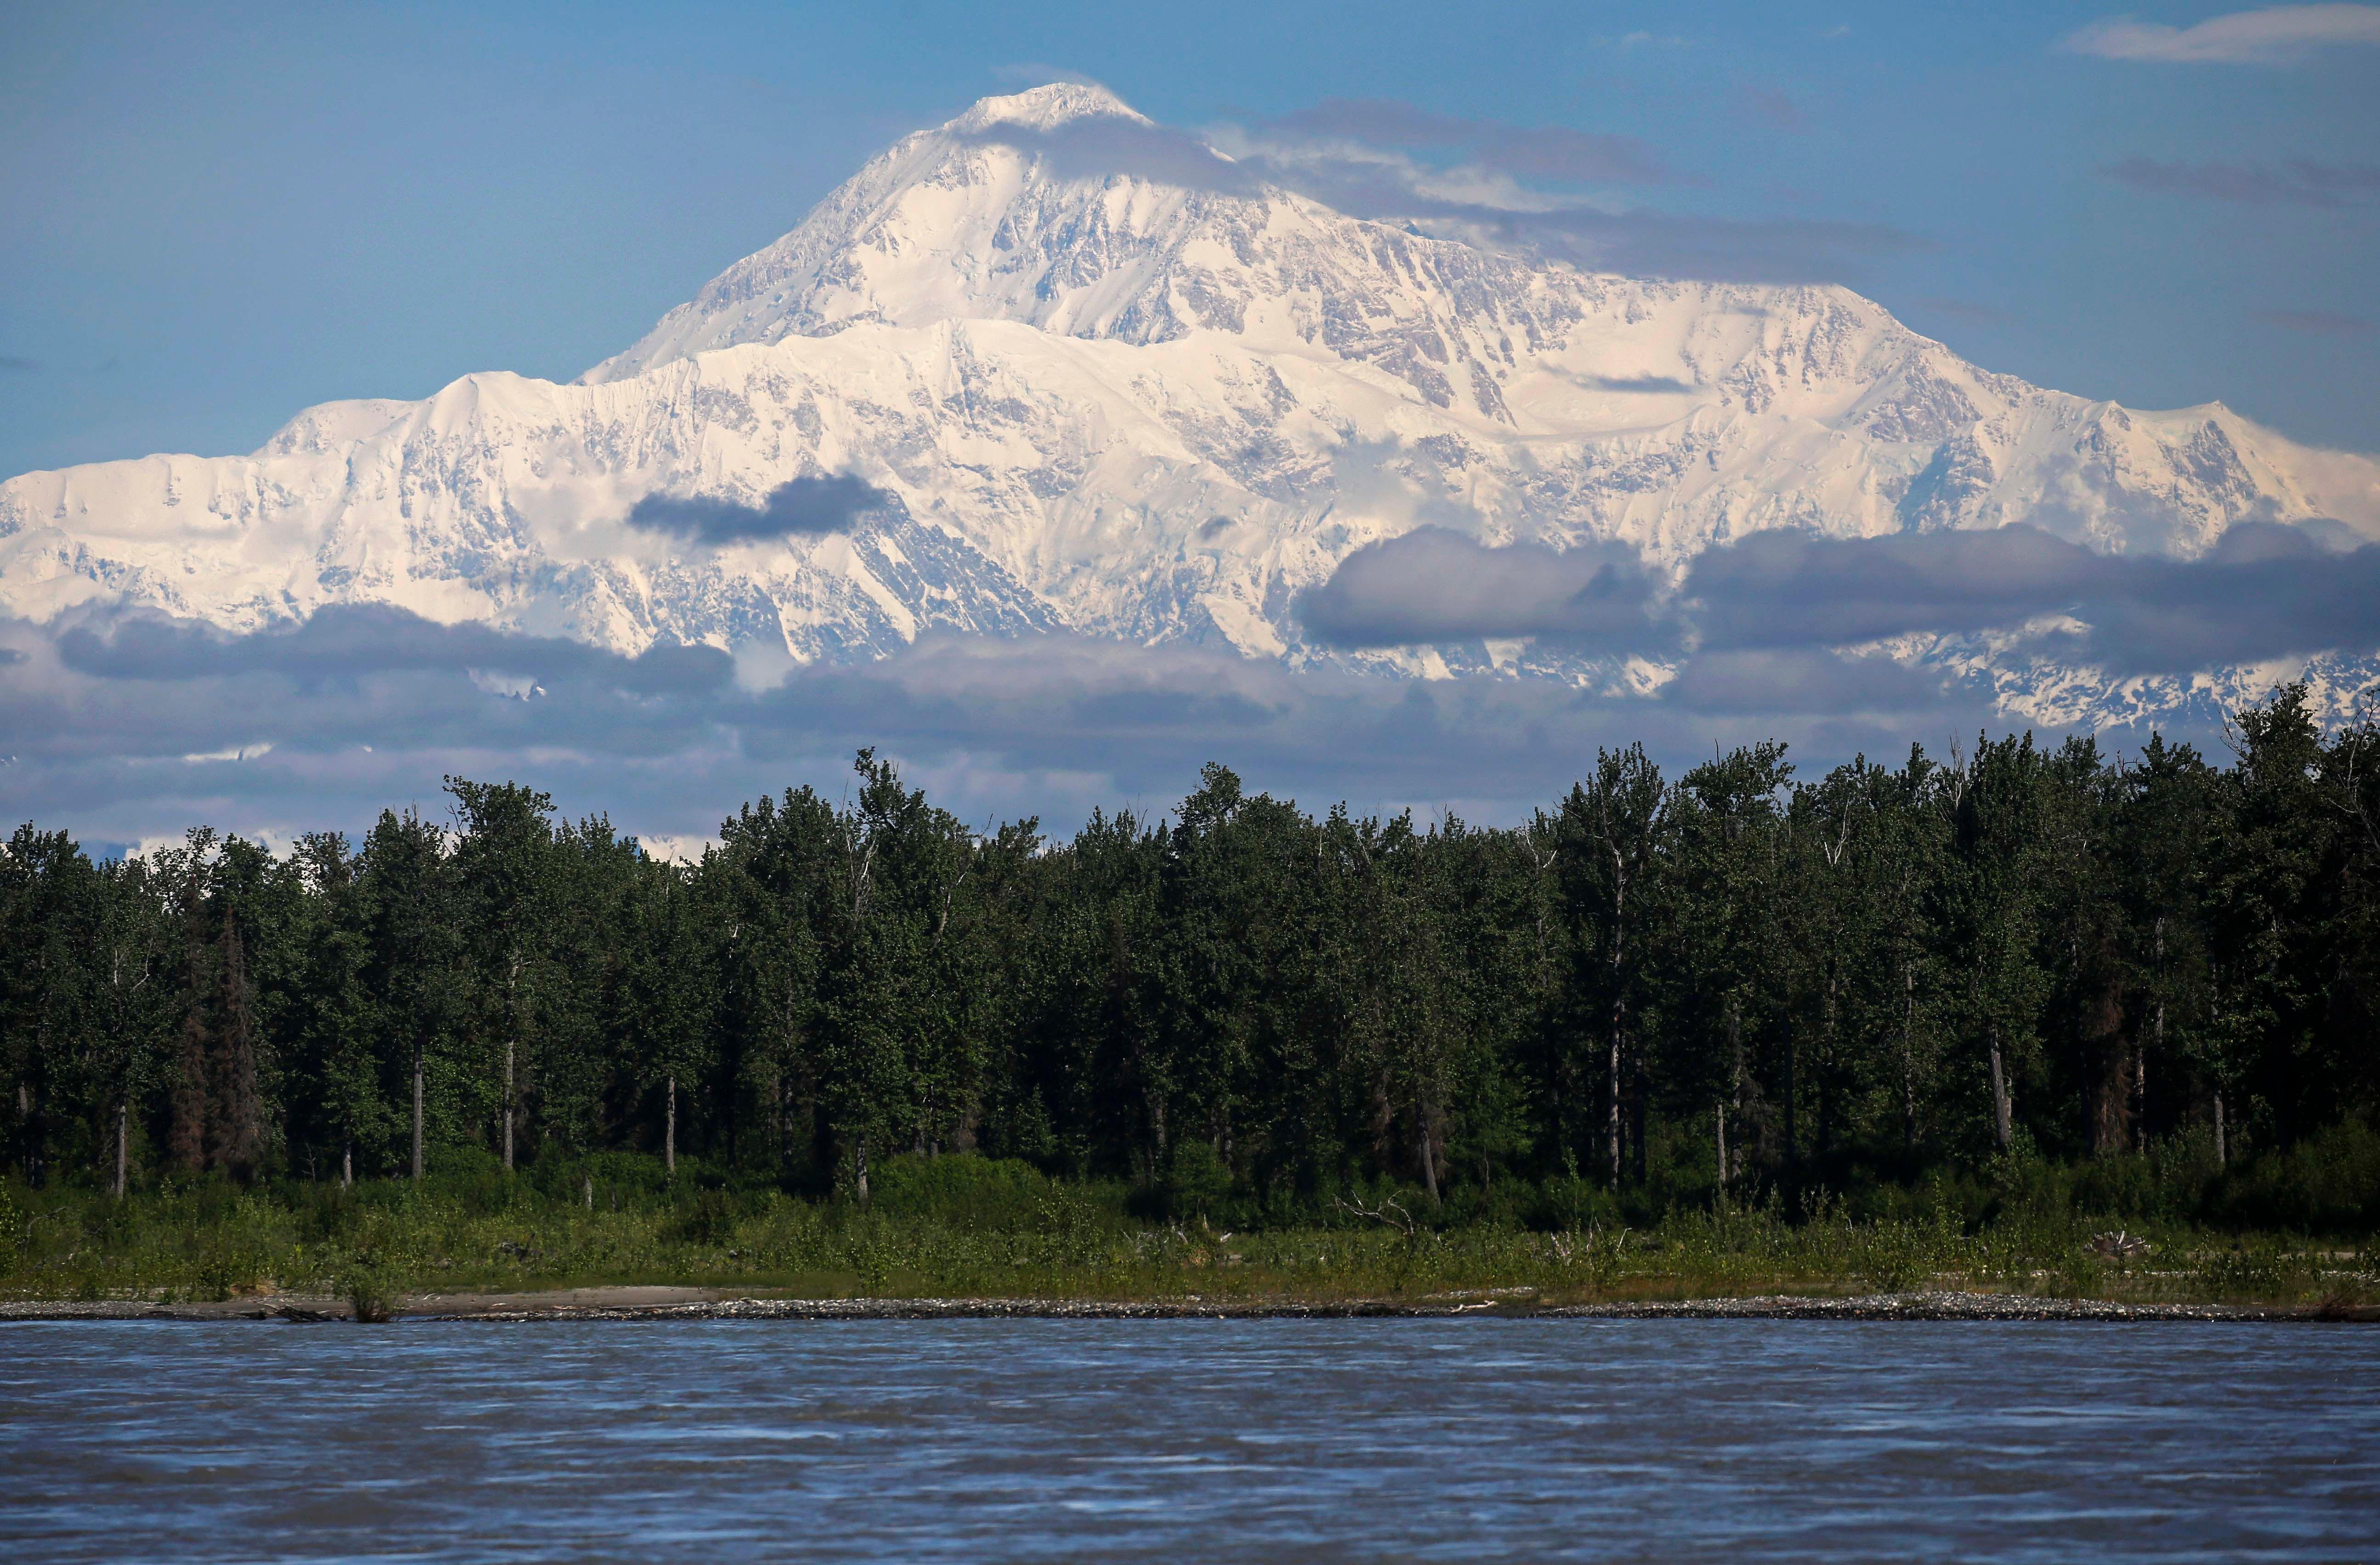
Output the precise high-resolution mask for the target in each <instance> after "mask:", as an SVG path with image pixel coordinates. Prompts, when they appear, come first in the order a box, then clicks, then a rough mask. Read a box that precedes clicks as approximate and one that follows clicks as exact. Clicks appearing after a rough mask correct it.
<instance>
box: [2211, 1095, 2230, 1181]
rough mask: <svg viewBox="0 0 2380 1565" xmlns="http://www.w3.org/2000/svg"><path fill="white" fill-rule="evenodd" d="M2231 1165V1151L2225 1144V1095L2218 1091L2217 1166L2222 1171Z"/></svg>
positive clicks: (2216, 1108)
mask: <svg viewBox="0 0 2380 1565" xmlns="http://www.w3.org/2000/svg"><path fill="white" fill-rule="evenodd" d="M2230 1165H2231V1159H2230V1156H2229V1149H2228V1147H2226V1146H2224V1144H2223V1094H2222V1093H2221V1092H2220V1091H2219V1090H2218V1091H2217V1092H2216V1094H2215V1166H2216V1168H2218V1169H2221V1168H2228V1167H2230Z"/></svg>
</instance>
